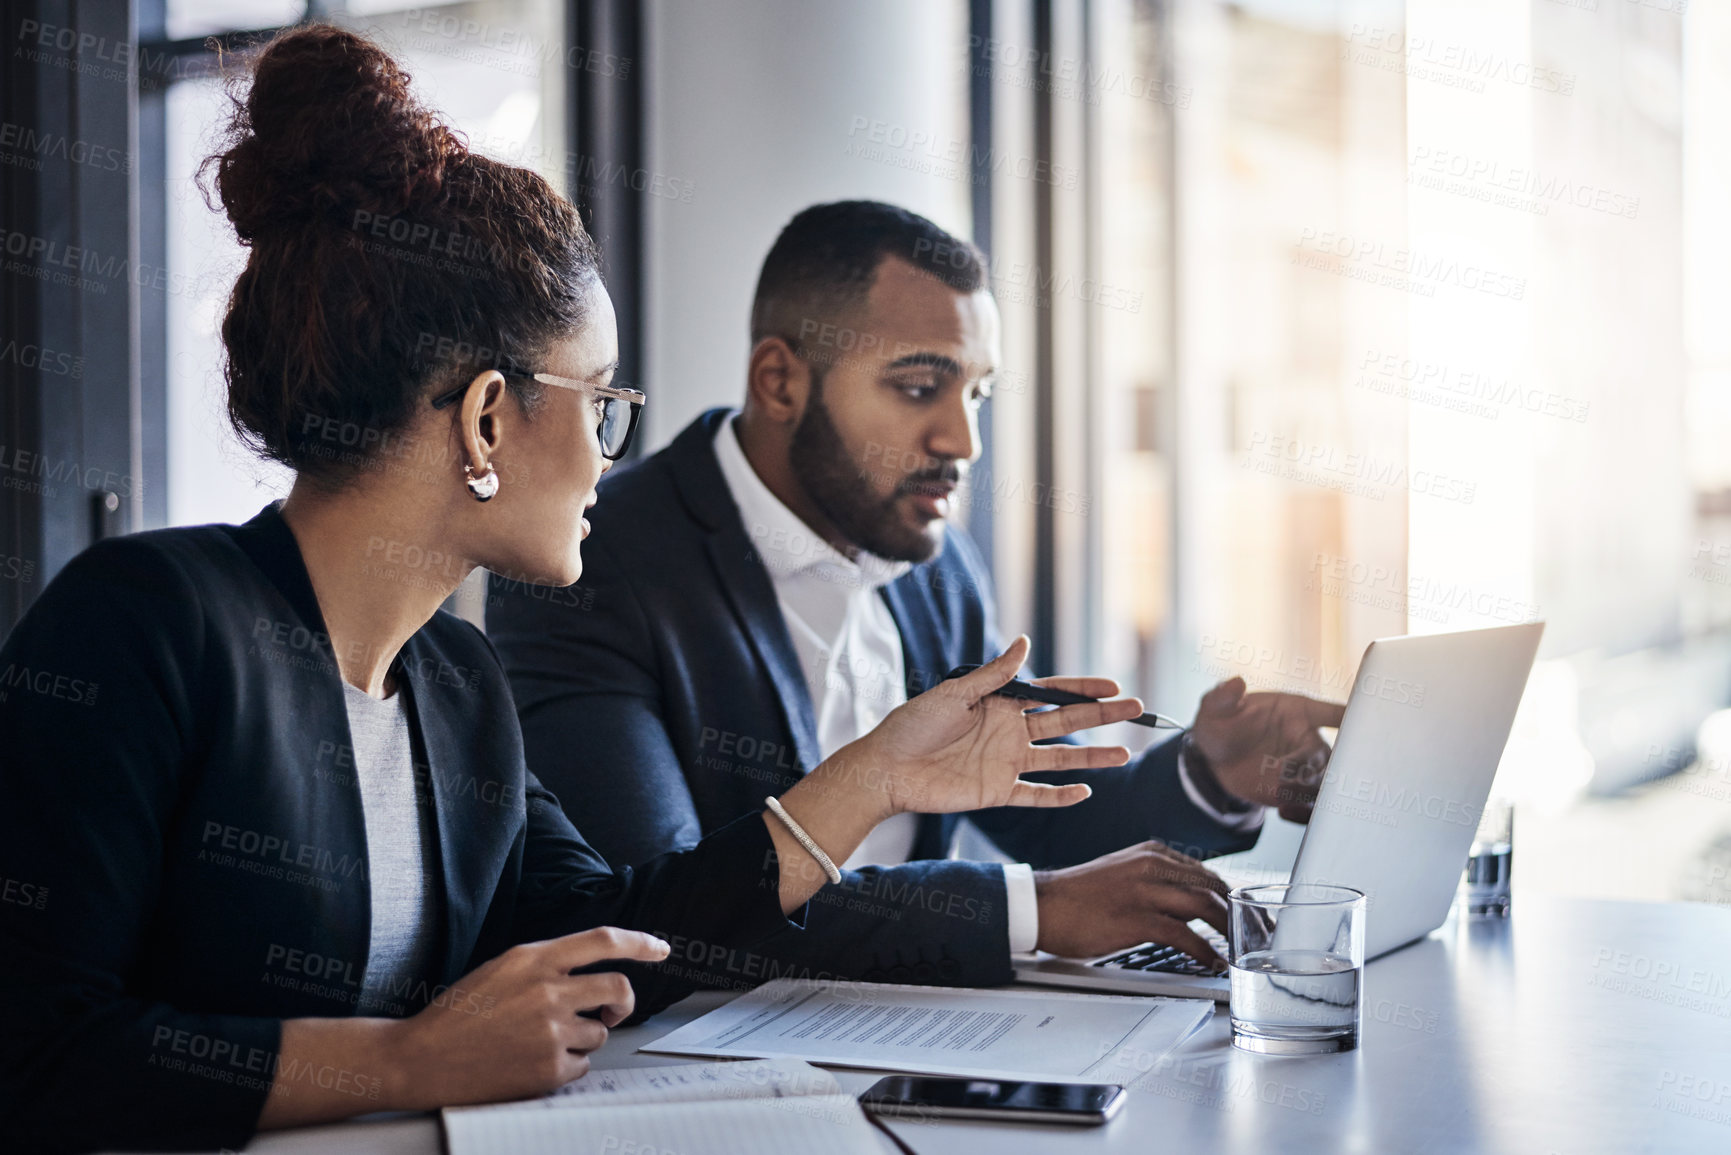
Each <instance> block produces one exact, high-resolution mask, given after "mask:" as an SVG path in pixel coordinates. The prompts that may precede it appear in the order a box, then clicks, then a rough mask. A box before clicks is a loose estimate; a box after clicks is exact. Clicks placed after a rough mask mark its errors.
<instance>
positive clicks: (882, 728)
mask: <svg viewBox="0 0 1731 1155" xmlns="http://www.w3.org/2000/svg"><path fill="white" fill-rule="evenodd" d="M1027 657H1028V639H1027V637H1026V636H1022V637H1018V638H1017V639H1016V640H1015V641H1013V642H1011V643H1010V646H1009V648H1008V649H1006V650H1005V651H1004V652H1003V653H1002V654H1000V655H999V656H998V657H997V658H995V659H994V660H992V661H990V662H988V663H986V664H985V665H983V666H981V667H980V668H979V669H977V670H974V671H973V672H971V673H969V674H966V675H964V676H963V677H960V678H950V679H947V680H945V681H942V682H939V683H938V684H937V685H936V686H933V687H932V688H931V689H929V690H927V691H926V692H925V693H923V694H921V695H919V696H918V697H917V698H913V699H911V700H910V701H908V702H906V703H904V704H903V705H901V706H898V707H896V709H895V710H893V711H891V712H890V714H889V716H888V717H886V718H885V719H884V720H883V721H882V722H881V723H879V725H878V727H877V728H876V729H874V730H873V731H872V732H871V733H869V734H867V735H866V736H865V737H863V738H861V739H860V740H859V741H857V742H854V743H852V744H850V745H848V746H846V747H843V748H842V749H841V750H838V751H837V752H836V755H835V758H834V759H832V760H833V761H839V762H840V763H841V764H842V769H844V770H845V769H847V768H848V767H850V766H855V767H858V768H859V770H861V771H864V770H865V769H866V768H871V769H873V770H875V771H876V772H877V775H878V778H879V780H880V781H881V782H882V784H883V793H884V795H885V797H884V799H883V802H884V804H885V814H886V815H887V814H895V813H902V812H906V811H918V812H921V813H928V814H943V813H949V812H952V811H958V810H978V809H981V808H983V807H988V806H1071V805H1074V804H1075V803H1077V802H1080V801H1082V800H1083V799H1085V798H1087V797H1088V795H1089V793H1090V791H1089V789H1088V787H1087V786H1085V785H1082V784H1080V783H1073V784H1071V785H1067V786H1056V785H1051V784H1047V783H1040V782H1027V781H1024V780H1023V778H1022V775H1024V774H1029V773H1034V772H1037V771H1042V770H1080V769H1085V768H1088V767H1092V766H1122V765H1123V764H1124V763H1125V762H1128V761H1129V760H1130V751H1129V750H1127V749H1125V748H1124V747H1123V746H1072V745H1069V744H1067V743H1056V744H1053V745H1049V746H1036V745H1034V742H1036V741H1039V740H1043V739H1047V738H1056V737H1059V736H1060V735H1063V734H1069V733H1073V732H1074V731H1077V730H1085V729H1088V728H1090V727H1093V726H1104V725H1107V724H1109V723H1112V722H1123V721H1126V720H1128V719H1130V718H1134V717H1136V716H1137V715H1138V714H1140V713H1141V712H1142V703H1141V702H1139V701H1137V700H1136V699H1134V698H1113V699H1110V700H1107V701H1099V702H1087V703H1083V704H1078V705H1074V706H1059V707H1056V708H1045V707H1033V708H1030V707H1029V705H1028V703H1027V702H1026V701H1024V700H1021V699H1016V698H1006V697H1000V696H998V695H997V694H995V693H993V691H995V690H997V689H998V688H999V687H1000V686H1003V685H1005V684H1006V683H1008V682H1009V681H1010V680H1011V679H1013V678H1014V677H1015V676H1016V672H1017V671H1018V670H1020V669H1021V668H1022V663H1023V662H1025V661H1026V660H1027ZM1040 684H1041V685H1049V686H1055V687H1057V688H1061V689H1067V690H1071V691H1072V692H1078V693H1083V694H1087V695H1089V696H1090V697H1101V698H1105V697H1108V696H1109V695H1112V694H1116V693H1117V692H1118V686H1117V684H1116V683H1114V682H1112V681H1111V680H1109V679H1106V678H1049V679H1044V680H1042V682H1041V683H1040Z"/></svg>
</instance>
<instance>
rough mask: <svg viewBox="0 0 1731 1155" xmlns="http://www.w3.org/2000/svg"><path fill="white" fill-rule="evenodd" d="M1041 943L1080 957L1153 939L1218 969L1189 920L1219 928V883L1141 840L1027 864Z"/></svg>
mask: <svg viewBox="0 0 1731 1155" xmlns="http://www.w3.org/2000/svg"><path fill="white" fill-rule="evenodd" d="M1034 893H1035V895H1036V896H1037V898H1038V901H1039V911H1040V942H1039V947H1040V949H1041V950H1044V951H1050V952H1052V953H1053V954H1057V955H1066V956H1068V957H1070V958H1088V957H1091V956H1093V955H1098V954H1106V953H1107V952H1109V951H1115V950H1122V949H1123V948H1125V947H1129V946H1135V945H1136V944H1137V943H1143V942H1157V943H1161V944H1163V945H1165V946H1174V947H1177V948H1178V949H1180V950H1182V951H1184V952H1185V953H1186V954H1189V955H1191V956H1192V957H1194V958H1196V959H1199V960H1201V961H1202V962H1204V963H1208V964H1211V965H1214V966H1217V967H1219V968H1221V969H1224V968H1225V966H1226V962H1225V960H1224V959H1222V958H1221V957H1220V955H1219V954H1217V953H1216V952H1215V951H1214V949H1213V948H1212V947H1210V946H1209V945H1208V943H1207V941H1206V940H1205V939H1204V938H1203V937H1202V936H1201V935H1199V934H1197V933H1196V932H1195V931H1194V930H1191V929H1190V927H1189V925H1188V924H1189V922H1190V920H1191V919H1193V918H1200V919H1203V920H1204V921H1206V922H1207V923H1208V924H1209V925H1210V926H1212V927H1214V928H1215V929H1216V930H1218V931H1219V932H1220V933H1221V934H1222V935H1224V934H1225V933H1226V893H1227V887H1226V884H1225V883H1224V882H1222V881H1221V880H1220V878H1219V877H1218V876H1217V875H1216V874H1214V872H1213V871H1211V870H1209V869H1208V868H1207V867H1206V866H1203V865H1202V864H1201V863H1200V862H1197V861H1196V860H1195V859H1194V858H1190V857H1188V856H1186V855H1183V854H1179V853H1178V852H1177V851H1176V850H1172V849H1170V848H1168V847H1167V846H1165V845H1163V844H1162V843H1159V842H1144V843H1141V844H1139V845H1137V846H1131V847H1127V848H1125V849H1123V850H1119V851H1116V852H1114V853H1112V854H1107V855H1104V856H1103V857H1100V858H1096V859H1094V861H1092V862H1084V863H1082V864H1081V865H1080V866H1071V867H1067V868H1065V869H1063V870H1039V871H1035V872H1034Z"/></svg>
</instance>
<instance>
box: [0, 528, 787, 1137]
mask: <svg viewBox="0 0 1731 1155" xmlns="http://www.w3.org/2000/svg"><path fill="white" fill-rule="evenodd" d="M356 564H357V565H377V566H380V567H391V566H394V567H395V568H396V570H397V574H396V576H397V577H400V578H401V579H402V580H404V581H409V582H413V581H417V580H419V579H420V577H421V576H422V575H423V574H424V572H425V563H424V559H420V560H417V559H416V555H414V554H413V552H412V551H411V552H409V553H407V554H405V553H403V552H401V551H397V550H392V549H388V548H387V547H386V546H385V545H384V544H383V543H382V542H381V544H380V549H379V550H378V551H377V557H376V558H357V559H356ZM395 669H396V672H397V674H398V678H397V682H398V685H399V686H400V687H401V688H402V689H401V692H404V693H406V694H407V699H406V702H407V705H408V708H409V711H410V718H411V728H412V730H413V732H414V735H415V738H416V740H417V747H416V748H417V751H418V756H419V757H420V758H424V761H425V765H424V766H423V767H417V778H418V779H420V780H421V786H422V788H423V789H425V790H427V791H430V793H431V797H432V800H433V805H434V807H435V809H436V813H437V832H438V847H437V854H436V857H433V858H430V859H429V862H430V864H431V866H432V868H433V869H436V870H437V871H438V872H439V874H440V878H441V880H442V882H443V894H442V898H443V903H442V911H443V913H442V917H441V919H440V922H439V926H440V945H439V946H438V948H437V949H436V950H435V952H434V954H435V959H436V961H435V963H434V964H433V967H432V972H433V973H431V974H429V975H426V976H424V981H416V980H415V979H414V977H413V976H403V977H402V979H401V981H400V982H399V983H398V984H397V987H396V989H395V990H393V991H392V992H391V997H392V998H393V999H394V1000H396V1001H397V1002H398V1003H399V1005H398V1006H394V1007H392V1008H391V1009H392V1010H396V1011H397V1012H398V1013H409V1012H412V1011H414V1010H416V1009H418V1008H419V1007H420V1006H423V1005H425V1004H426V1003H427V1002H428V1001H430V1000H432V999H448V1000H451V1001H453V1002H457V1003H458V1005H459V1006H462V1007H464V1008H465V1009H469V1010H472V1011H473V1012H474V1013H477V1014H485V1013H487V1008H486V1007H485V1006H483V1005H480V1002H479V1000H478V999H476V998H474V997H473V996H472V995H471V994H470V993H469V992H465V991H463V990H461V988H460V986H459V987H458V988H457V989H455V990H453V989H451V986H450V984H452V983H454V982H456V980H457V979H459V978H460V977H461V976H462V975H463V974H465V973H466V972H467V971H469V970H470V969H472V968H473V967H475V966H477V965H479V964H480V963H482V962H483V961H485V960H486V959H488V958H491V957H492V956H494V955H496V954H498V953H499V952H501V951H503V950H504V949H505V948H507V947H509V946H511V945H512V944H515V943H520V942H527V941H534V940H538V939H544V938H549V937H553V936H556V935H561V934H567V933H570V932H572V931H577V930H583V929H586V928H589V927H594V926H601V925H619V926H627V927H635V928H639V929H643V930H650V931H657V932H660V933H663V934H678V935H682V936H685V938H686V939H688V940H691V941H697V942H702V943H708V944H712V945H714V946H715V947H718V948H719V947H728V948H731V947H738V946H749V945H751V944H752V943H754V942H757V941H759V940H761V939H762V938H764V937H767V936H768V935H769V934H771V933H774V932H776V931H778V930H781V929H783V928H785V927H787V926H788V925H789V924H788V920H787V919H786V918H784V917H783V915H782V912H781V907H780V903H779V899H778V879H777V868H776V865H775V861H774V856H773V853H772V850H771V848H772V845H773V844H772V843H771V841H770V838H769V834H768V832H767V830H766V829H765V827H764V825H763V822H762V820H761V818H760V817H759V816H757V815H751V816H749V817H747V818H744V819H741V820H740V821H738V822H736V823H734V824H732V825H730V826H728V827H727V828H725V829H723V830H719V831H717V832H716V833H715V834H714V835H712V836H711V837H709V838H707V839H705V840H704V841H703V842H702V843H701V844H700V845H698V846H697V847H695V848H694V849H691V850H689V851H685V852H682V853H675V854H667V855H663V856H661V857H659V858H656V859H654V860H652V861H650V862H647V863H645V864H643V865H642V866H639V867H637V868H635V869H627V870H620V871H617V872H616V871H614V870H612V869H610V868H609V867H608V866H607V864H606V863H605V862H604V861H603V860H602V859H601V857H600V856H599V855H598V854H596V853H595V852H594V851H592V850H591V849H590V848H589V846H588V845H587V844H586V843H585V842H584V841H583V839H582V838H581V837H580V836H579V835H578V833H577V831H576V830H575V829H574V828H573V827H572V825H571V822H570V821H569V820H568V819H567V818H566V817H565V815H564V813H562V812H561V810H560V807H559V805H558V803H557V802H556V801H555V800H554V799H553V797H552V795H550V794H548V793H547V792H546V791H545V790H543V789H542V787H541V785H540V783H538V782H537V781H536V780H535V778H534V776H533V775H531V774H529V773H528V772H527V770H526V769H525V768H524V763H523V747H522V740H521V737H520V736H519V733H518V729H517V717H516V712H515V710H514V709H513V706H512V702H511V694H510V689H509V688H508V686H507V684H506V680H505V675H504V672H503V671H502V670H501V668H500V666H499V662H498V660H497V658H496V657H495V656H494V654H493V650H492V647H491V645H490V644H489V643H488V641H487V639H486V638H485V637H484V636H483V635H482V634H481V632H480V631H479V630H477V629H475V628H474V627H473V626H471V625H469V624H468V623H466V622H464V621H462V620H461V619H459V618H456V617H453V616H451V615H449V614H445V613H440V614H437V615H435V617H434V619H433V620H432V621H431V622H428V623H427V625H426V626H424V627H423V628H422V629H421V630H420V631H419V632H417V633H416V634H415V635H414V636H413V637H412V638H410V639H409V641H408V644H407V645H405V646H404V647H403V650H402V652H401V654H400V656H399V658H398V659H397V664H396V667H395ZM349 742H350V738H349V729H348V716H347V713H346V710H345V706H344V701H343V687H342V682H341V680H340V678H339V676H338V673H337V666H336V663H335V661H334V660H333V654H332V651H331V643H330V640H329V639H328V638H327V636H326V635H325V631H324V624H323V618H322V616H321V614H320V613H319V607H318V603H317V600H316V598H315V597H314V594H313V589H312V584H311V582H310V580H309V579H308V577H307V572H306V567H305V565H304V564H303V562H302V560H301V555H300V550H299V548H298V547H297V545H296V543H295V539H294V536H293V534H291V533H290V531H289V529H288V526H287V525H286V524H285V523H284V521H283V519H282V515H281V513H280V512H279V511H278V509H277V508H276V507H275V506H271V507H267V508H266V509H265V510H264V511H263V512H262V513H260V514H259V515H258V516H257V517H255V518H253V519H252V520H251V521H250V522H248V523H246V524H245V525H242V526H229V525H216V526H201V527H198V528H190V529H170V530H161V531H156V532H151V533H143V534H136V535H133V536H129V537H121V538H114V539H110V540H108V541H104V542H101V543H99V544H97V545H95V546H93V547H92V548H90V549H88V550H86V551H85V552H84V553H83V554H81V555H79V556H78V557H77V558H76V559H74V560H73V561H72V562H71V563H70V564H69V565H67V567H66V568H65V570H64V571H63V572H62V573H61V574H60V575H59V576H58V577H57V578H56V579H55V580H54V581H53V582H52V583H51V584H50V585H49V587H48V588H47V589H46V590H45V591H43V593H42V596H41V597H40V598H39V599H38V601H37V602H36V604H35V605H34V606H33V607H32V608H31V609H30V611H29V613H28V614H26V615H25V618H24V620H23V621H22V622H21V623H20V624H19V625H18V627H17V629H16V630H14V631H13V633H12V635H11V636H10V637H9V638H8V639H7V640H6V643H5V645H4V647H3V648H0V759H3V761H0V1135H6V1136H9V1137H10V1138H11V1139H12V1140H13V1141H20V1142H22V1143H23V1144H24V1145H26V1146H28V1147H31V1148H57V1149H74V1150H85V1149H90V1148H94V1147H130V1148H138V1147H165V1146H175V1147H182V1148H184V1147H196V1146H206V1147H217V1146H226V1147H239V1146H241V1145H242V1144H243V1143H244V1142H245V1141H246V1140H247V1138H248V1136H250V1135H251V1134H252V1132H253V1129H254V1126H255V1124H256V1121H257V1119H258V1115H259V1112H260V1110H261V1109H262V1107H263V1103H264V1098H265V1092H266V1090H267V1089H268V1088H269V1086H270V1084H271V1081H272V1079H273V1078H276V1077H279V1076H280V1077H282V1078H284V1079H286V1080H289V1081H291V1082H292V1081H296V1080H298V1081H302V1082H307V1083H313V1082H317V1083H321V1084H325V1085H335V1086H337V1087H339V1088H344V1089H347V1088H353V1093H355V1094H356V1095H357V1096H360V1097H363V1098H364V1097H366V1096H368V1095H369V1094H376V1093H377V1092H376V1087H377V1084H376V1082H374V1080H375V1079H376V1077H377V1076H376V1075H375V1074H374V1073H371V1072H366V1071H334V1070H322V1069H321V1070H299V1069H295V1070H290V1069H288V1068H287V1067H283V1068H282V1069H281V1070H279V1063H278V1059H277V1047H278V1041H279V1038H280V1020H282V1019H285V1018H296V1017H302V1016H314V1017H320V1016H340V1015H348V1014H355V1013H357V1010H356V997H355V996H356V993H357V992H358V990H359V982H360V978H361V974H362V971H363V969H364V964H365V961H366V954H367V941H368V927H369V918H370V906H369V899H368V886H367V846H366V836H365V831H364V827H363V819H362V810H361V804H360V795H359V793H358V787H357V785H356V781H355V775H354V767H353V765H352V759H351V758H350V756H349ZM570 808H571V810H572V812H573V813H576V814H579V815H580V814H582V812H583V800H582V799H580V798H579V799H572V800H571V807H570ZM632 977H633V982H634V984H635V986H636V988H637V997H638V1002H639V1008H640V1010H642V1009H645V1008H654V1007H658V1006H664V1005H666V1004H667V1003H669V1002H671V1001H673V1000H674V999H676V998H678V997H680V996H682V995H683V994H685V993H687V991H688V989H689V988H688V987H686V986H684V985H682V984H681V983H680V982H679V981H677V980H675V979H674V978H672V977H671V976H670V975H669V974H668V973H667V972H666V971H664V970H661V969H660V968H648V969H636V970H633V971H632ZM464 1000H467V1001H464ZM359 1013H368V1012H367V1010H366V1008H362V1010H361V1011H360V1012H359ZM371 1013H379V1012H378V1011H372V1012H371Z"/></svg>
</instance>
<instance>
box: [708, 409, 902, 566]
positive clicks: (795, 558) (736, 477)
mask: <svg viewBox="0 0 1731 1155" xmlns="http://www.w3.org/2000/svg"><path fill="white" fill-rule="evenodd" d="M734 420H735V417H734V416H729V417H727V418H726V419H725V420H723V421H722V423H721V428H720V429H718V430H717V431H716V434H715V459H716V461H717V462H718V463H719V464H720V465H721V476H722V477H723V478H724V479H725V480H726V481H727V488H728V489H729V490H730V491H731V492H732V494H733V501H734V504H735V505H737V506H739V513H740V518H741V519H742V520H743V521H744V522H745V536H746V537H747V538H748V539H749V540H750V541H751V544H752V546H753V548H755V549H756V550H757V552H758V555H759V556H760V557H761V558H762V559H763V564H764V567H765V568H767V569H768V570H769V572H770V575H771V576H772V577H773V578H776V579H777V580H780V579H782V578H785V577H791V576H793V575H795V574H801V573H806V572H807V571H810V573H811V576H813V577H817V578H820V579H822V580H824V581H827V582H831V583H834V584H835V585H838V586H841V587H843V588H847V589H860V588H867V589H877V588H878V587H880V586H885V585H888V584H889V583H890V582H893V581H895V580H896V579H897V578H899V577H901V576H902V575H903V574H905V573H907V572H908V570H910V569H912V568H913V567H912V565H911V564H910V563H908V562H905V561H890V560H888V559H887V558H881V557H878V556H877V555H876V554H872V553H867V552H866V551H865V550H863V549H862V550H860V551H859V553H858V555H857V556H856V557H855V558H851V559H850V558H849V557H848V556H847V555H846V554H843V553H842V552H841V551H839V550H837V549H836V548H835V547H834V546H832V545H830V544H829V542H827V541H825V540H824V539H823V537H822V536H821V535H820V534H818V533H815V532H814V531H813V530H812V529H811V527H810V526H808V525H806V524H805V522H803V521H801V520H800V517H799V515H798V514H796V513H794V512H793V510H791V509H789V508H788V507H787V506H786V504H784V503H783V502H782V500H781V498H779V497H777V496H776V495H775V494H773V493H771V492H770V490H769V486H767V485H765V484H764V483H763V479H762V478H761V477H759V476H758V475H757V470H755V469H753V468H752V466H751V462H750V461H749V460H747V459H746V456H745V450H744V449H743V448H741V447H740V444H739V434H738V432H737V431H736V430H735V429H734V427H733V423H734Z"/></svg>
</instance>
